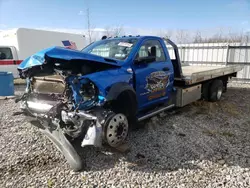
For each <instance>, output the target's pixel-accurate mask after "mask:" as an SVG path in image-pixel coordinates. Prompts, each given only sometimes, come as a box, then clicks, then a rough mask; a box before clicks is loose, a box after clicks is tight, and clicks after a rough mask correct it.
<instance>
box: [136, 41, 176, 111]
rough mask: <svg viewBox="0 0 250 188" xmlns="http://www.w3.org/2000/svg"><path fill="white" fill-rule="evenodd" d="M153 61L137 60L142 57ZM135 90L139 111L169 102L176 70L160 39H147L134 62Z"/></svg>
mask: <svg viewBox="0 0 250 188" xmlns="http://www.w3.org/2000/svg"><path fill="white" fill-rule="evenodd" d="M147 57H154V58H153V59H154V60H153V59H152V58H149V59H148V60H150V59H152V61H151V62H150V61H148V62H145V61H144V62H136V61H137V60H140V59H142V58H143V59H145V58H147ZM133 69H134V73H135V82H136V84H135V90H136V95H137V100H138V105H139V106H138V107H139V111H140V110H143V109H145V108H147V107H149V106H153V105H157V104H159V103H164V102H168V100H169V98H170V93H171V92H172V88H173V80H174V72H173V66H172V63H171V61H170V59H169V58H167V57H166V55H165V53H164V50H163V48H162V44H161V43H160V41H159V40H157V39H153V40H145V41H144V42H143V43H142V45H141V47H140V48H139V51H138V52H137V55H136V57H135V61H134V64H133Z"/></svg>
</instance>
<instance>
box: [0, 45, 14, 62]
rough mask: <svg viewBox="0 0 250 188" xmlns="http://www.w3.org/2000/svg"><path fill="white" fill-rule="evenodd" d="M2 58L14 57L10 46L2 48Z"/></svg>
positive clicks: (0, 50) (0, 55) (0, 49)
mask: <svg viewBox="0 0 250 188" xmlns="http://www.w3.org/2000/svg"><path fill="white" fill-rule="evenodd" d="M1 59H13V55H12V52H11V49H10V48H0V60H1Z"/></svg>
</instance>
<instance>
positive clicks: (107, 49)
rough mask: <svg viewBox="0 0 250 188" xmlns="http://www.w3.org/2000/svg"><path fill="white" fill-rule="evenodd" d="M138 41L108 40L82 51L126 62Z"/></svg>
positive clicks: (133, 39) (91, 45) (131, 39)
mask: <svg viewBox="0 0 250 188" xmlns="http://www.w3.org/2000/svg"><path fill="white" fill-rule="evenodd" d="M137 40H138V39H136V38H130V39H128V38H126V39H107V40H101V41H98V42H95V43H93V44H90V45H89V46H87V47H86V48H84V49H83V50H82V51H83V52H86V53H90V54H95V55H98V56H102V57H105V58H113V59H117V60H125V59H126V58H127V57H128V56H129V54H130V52H131V50H132V48H133V47H134V46H135V44H136V42H137Z"/></svg>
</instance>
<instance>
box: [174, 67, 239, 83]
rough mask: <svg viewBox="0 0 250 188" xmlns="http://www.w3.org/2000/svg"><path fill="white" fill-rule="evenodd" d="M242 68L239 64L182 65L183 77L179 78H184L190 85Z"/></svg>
mask: <svg viewBox="0 0 250 188" xmlns="http://www.w3.org/2000/svg"><path fill="white" fill-rule="evenodd" d="M242 68H243V67H242V66H240V65H227V66H226V65H220V66H211V65H210V66H207V65H187V66H182V74H183V78H182V79H181V80H184V81H185V83H186V85H192V84H195V83H199V82H203V81H206V80H210V79H213V78H216V77H220V76H224V75H229V74H233V73H236V72H238V71H240V70H241V69H242ZM179 80H180V79H179Z"/></svg>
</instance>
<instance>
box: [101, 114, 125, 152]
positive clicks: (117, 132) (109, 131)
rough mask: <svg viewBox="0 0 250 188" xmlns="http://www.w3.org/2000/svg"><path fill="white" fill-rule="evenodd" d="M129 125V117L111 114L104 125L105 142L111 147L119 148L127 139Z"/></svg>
mask: <svg viewBox="0 0 250 188" xmlns="http://www.w3.org/2000/svg"><path fill="white" fill-rule="evenodd" d="M128 130H129V124H128V120H127V117H126V116H125V115H124V114H122V113H118V114H115V113H111V114H109V115H108V117H107V118H106V121H105V123H104V140H105V141H106V142H107V143H108V145H110V146H111V147H114V148H116V147H118V146H120V145H121V144H123V143H124V141H125V139H126V138H127V135H128Z"/></svg>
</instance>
